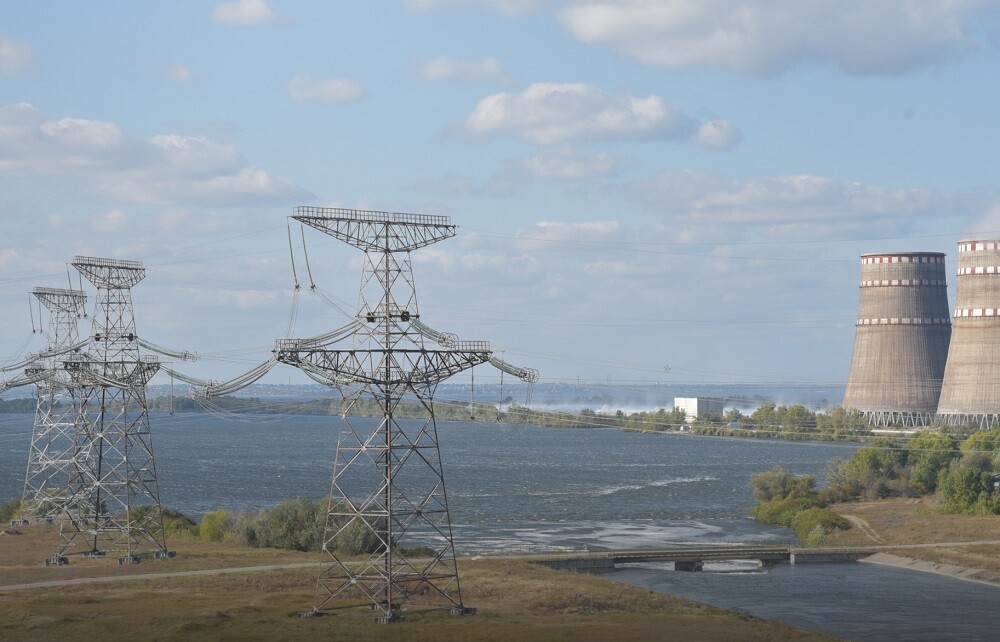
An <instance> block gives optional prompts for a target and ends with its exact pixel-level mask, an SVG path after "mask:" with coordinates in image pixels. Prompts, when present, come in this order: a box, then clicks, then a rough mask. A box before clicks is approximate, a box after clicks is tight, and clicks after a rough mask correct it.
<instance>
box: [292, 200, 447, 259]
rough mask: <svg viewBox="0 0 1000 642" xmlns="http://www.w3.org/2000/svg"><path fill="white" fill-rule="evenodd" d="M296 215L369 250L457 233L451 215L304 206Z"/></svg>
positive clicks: (408, 246) (413, 245)
mask: <svg viewBox="0 0 1000 642" xmlns="http://www.w3.org/2000/svg"><path fill="white" fill-rule="evenodd" d="M292 218H293V219H295V220H296V221H299V222H300V223H303V224H305V225H308V226H309V227H313V228H315V229H317V230H319V231H321V232H323V233H325V234H328V235H330V236H332V237H334V238H337V239H340V240H341V241H344V242H345V243H349V244H350V245H353V246H354V247H356V248H359V249H361V250H364V251H366V252H370V251H374V252H408V251H410V250H415V249H417V248H421V247H424V246H427V245H430V244H432V243H437V242H438V241H442V240H444V239H446V238H450V237H452V236H455V226H454V225H453V224H452V222H451V219H450V218H449V217H447V216H434V215H430V214H407V213H402V212H376V211H370V210H352V209H345V208H340V207H311V206H300V207H296V208H295V209H294V211H293V214H292Z"/></svg>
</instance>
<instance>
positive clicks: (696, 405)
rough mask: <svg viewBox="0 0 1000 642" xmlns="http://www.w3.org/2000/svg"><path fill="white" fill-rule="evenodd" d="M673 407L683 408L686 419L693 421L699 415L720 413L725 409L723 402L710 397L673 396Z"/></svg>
mask: <svg viewBox="0 0 1000 642" xmlns="http://www.w3.org/2000/svg"><path fill="white" fill-rule="evenodd" d="M674 408H680V409H681V410H683V411H684V413H685V414H686V415H687V420H688V421H693V420H695V419H697V418H698V416H699V415H702V416H704V415H706V414H714V415H721V414H722V411H723V410H724V409H725V402H724V401H723V400H722V399H712V398H711V397H674Z"/></svg>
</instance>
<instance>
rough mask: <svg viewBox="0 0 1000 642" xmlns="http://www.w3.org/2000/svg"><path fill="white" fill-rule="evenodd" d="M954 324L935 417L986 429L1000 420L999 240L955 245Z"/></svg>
mask: <svg viewBox="0 0 1000 642" xmlns="http://www.w3.org/2000/svg"><path fill="white" fill-rule="evenodd" d="M953 323H954V329H953V332H952V335H951V346H950V347H949V349H948V365H947V367H946V368H945V372H944V382H943V385H942V388H941V401H940V403H939V404H938V418H939V420H940V421H942V422H944V423H947V424H949V425H967V424H968V425H976V426H977V427H979V428H989V427H991V426H993V425H995V424H996V423H997V422H998V421H1000V386H998V384H1000V240H997V239H992V240H964V241H959V243H958V275H957V291H956V294H955V310H954V319H953Z"/></svg>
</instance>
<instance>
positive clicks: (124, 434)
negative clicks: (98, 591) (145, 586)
mask: <svg viewBox="0 0 1000 642" xmlns="http://www.w3.org/2000/svg"><path fill="white" fill-rule="evenodd" d="M72 265H73V267H75V268H76V269H77V270H78V271H79V272H80V273H81V274H82V275H83V276H85V277H86V278H87V280H89V281H90V282H91V283H92V284H93V285H94V286H95V287H96V288H97V299H96V302H95V306H94V314H93V335H92V336H91V343H90V346H89V351H88V352H87V353H86V354H85V355H83V356H81V357H80V358H78V359H70V360H67V361H66V363H65V367H66V369H67V370H68V371H69V372H70V373H71V375H72V376H73V378H74V381H75V382H76V383H77V385H78V386H80V389H81V394H82V400H81V404H80V414H79V418H78V423H79V429H78V431H77V453H78V455H77V457H76V461H75V465H74V466H73V471H72V475H71V479H70V490H71V499H70V502H69V505H68V506H67V509H66V511H65V512H64V514H63V517H62V520H61V528H60V534H61V535H62V545H61V548H60V550H59V552H58V554H57V555H56V556H55V557H53V558H51V559H49V560H46V563H47V564H64V563H66V560H67V558H66V556H67V555H72V554H83V555H84V556H89V557H104V556H105V555H107V554H108V553H109V552H115V553H118V554H119V557H118V563H119V564H124V563H126V562H139V561H140V560H141V559H142V557H144V556H149V555H155V556H156V557H172V556H173V553H172V552H170V551H167V547H166V542H165V539H164V533H163V515H162V512H163V511H162V506H161V505H160V497H159V487H158V483H157V479H156V462H155V459H154V458H153V443H152V435H151V433H150V430H149V415H148V412H147V407H146V383H147V382H148V381H149V380H150V378H151V377H152V376H153V375H154V374H155V373H156V371H157V370H158V369H159V367H160V364H159V361H158V360H157V358H156V357H151V356H143V355H140V354H139V343H138V337H137V336H136V331H135V317H134V313H133V310H132V287H133V286H134V285H136V284H137V283H138V282H139V281H141V280H142V279H143V278H144V277H145V275H146V271H145V268H143V266H142V263H139V262H137V261H121V260H117V259H103V258H92V257H83V256H77V257H75V258H74V259H73V263H72Z"/></svg>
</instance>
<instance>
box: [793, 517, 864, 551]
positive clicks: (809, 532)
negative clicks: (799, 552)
mask: <svg viewBox="0 0 1000 642" xmlns="http://www.w3.org/2000/svg"><path fill="white" fill-rule="evenodd" d="M790 526H791V529H792V530H793V531H795V534H796V535H797V536H798V537H799V539H801V540H804V541H805V542H807V543H808V544H811V545H813V546H818V545H820V544H822V543H823V541H824V540H825V539H826V535H827V534H828V533H829V532H830V531H833V530H844V531H846V530H848V529H850V528H851V522H849V521H848V520H847V518H845V517H842V516H841V515H838V514H837V513H835V512H834V511H832V510H830V509H829V508H810V509H807V510H804V511H802V512H800V513H798V514H797V515H795V517H794V519H792V522H791V525H790Z"/></svg>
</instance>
